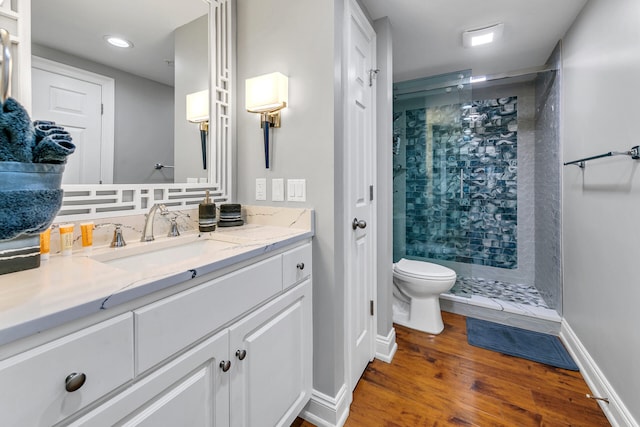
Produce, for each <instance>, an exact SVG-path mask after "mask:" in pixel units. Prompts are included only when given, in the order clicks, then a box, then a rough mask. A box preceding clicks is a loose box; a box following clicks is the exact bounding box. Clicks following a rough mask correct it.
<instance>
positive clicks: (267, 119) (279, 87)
mask: <svg viewBox="0 0 640 427" xmlns="http://www.w3.org/2000/svg"><path fill="white" fill-rule="evenodd" d="M288 96H289V79H288V77H287V76H285V75H284V74H282V73H277V72H276V73H271V74H264V75H262V76H258V77H253V78H251V79H247V80H246V82H245V98H246V99H245V100H246V108H247V111H248V112H250V113H259V114H260V127H262V129H263V135H264V162H265V167H266V168H267V169H269V129H270V128H272V127H274V128H279V127H280V110H282V109H283V108H285V107H286V106H287V103H288V102H289V99H288Z"/></svg>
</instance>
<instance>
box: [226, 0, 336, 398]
mask: <svg viewBox="0 0 640 427" xmlns="http://www.w3.org/2000/svg"><path fill="white" fill-rule="evenodd" d="M342 13H343V12H342V6H341V4H340V2H336V3H334V2H312V1H303V2H298V1H286V0H271V1H269V2H265V1H263V0H243V1H240V2H238V3H237V98H236V99H237V105H236V109H235V111H236V115H237V137H236V140H237V162H236V170H237V172H236V173H237V181H236V184H237V187H236V191H237V201H238V202H239V203H244V204H247V203H250V204H265V205H272V206H291V207H312V208H314V209H315V210H316V236H315V237H314V239H313V251H314V252H313V263H314V266H313V272H314V273H313V274H314V289H313V328H314V342H313V344H314V360H313V362H314V388H315V389H316V390H318V391H320V392H322V393H324V394H327V395H329V396H335V395H336V393H337V391H338V390H339V388H340V386H341V385H342V384H343V383H344V380H345V378H344V377H345V374H344V354H345V348H344V336H345V330H344V325H345V319H344V279H343V277H342V276H343V267H342V265H341V260H342V259H343V258H344V257H343V256H342V254H341V252H342V235H344V233H345V230H344V226H343V224H341V222H342V221H341V218H342V216H343V215H342V213H341V205H342V202H341V200H342V194H341V187H342V182H343V181H342V178H341V177H340V176H336V175H339V174H340V170H341V164H340V162H341V156H340V155H338V152H339V150H337V149H336V147H340V146H341V144H340V142H341V139H342V136H341V135H342V133H341V125H340V123H339V122H338V121H336V119H335V118H334V117H341V116H340V114H339V111H340V108H341V102H342V94H341V90H342V88H341V86H342V85H341V76H340V75H339V73H337V72H336V70H339V69H340V68H338V67H339V64H340V62H339V59H340V52H341V51H340V48H339V47H340V46H341V43H342V41H341V40H342V39H341V36H340V35H337V34H335V33H334V31H339V30H340V29H339V28H335V27H334V19H336V18H340V19H341V17H342ZM337 22H341V20H338V21H337ZM336 59H338V61H336ZM273 71H279V72H281V73H283V74H285V75H287V76H289V106H288V107H287V108H286V109H285V110H283V112H282V127H281V128H279V129H273V130H272V143H273V145H272V160H271V169H265V167H264V154H263V142H262V133H261V129H260V127H259V116H258V115H256V114H251V113H248V112H246V111H245V108H244V99H245V92H244V83H245V80H246V79H247V78H250V77H255V76H258V75H261V74H265V73H270V72H273ZM334 89H335V92H334ZM334 114H335V116H334ZM256 178H267V199H268V200H267V201H266V202H258V201H255V180H256ZM273 178H284V179H285V181H286V180H287V179H292V178H293V179H295V178H303V179H306V182H307V201H306V202H305V203H292V202H272V201H271V180H272V179H273Z"/></svg>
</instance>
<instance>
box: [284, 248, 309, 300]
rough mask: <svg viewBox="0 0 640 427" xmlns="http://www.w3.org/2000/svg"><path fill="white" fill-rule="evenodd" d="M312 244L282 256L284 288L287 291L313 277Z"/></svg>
mask: <svg viewBox="0 0 640 427" xmlns="http://www.w3.org/2000/svg"><path fill="white" fill-rule="evenodd" d="M311 271H312V268H311V243H307V244H305V245H302V246H300V247H297V248H295V249H292V250H290V251H288V252H285V253H284V254H283V255H282V274H283V279H282V287H283V289H287V288H289V287H291V286H293V285H295V284H296V283H300V282H301V281H302V280H304V279H306V278H307V277H309V276H311Z"/></svg>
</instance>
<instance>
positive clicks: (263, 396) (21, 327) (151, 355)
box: [0, 224, 313, 427]
mask: <svg viewBox="0 0 640 427" xmlns="http://www.w3.org/2000/svg"><path fill="white" fill-rule="evenodd" d="M312 235H313V230H312V226H311V227H309V228H308V229H306V230H305V229H292V228H287V227H278V226H265V225H256V224H248V225H246V226H243V227H237V228H236V229H234V230H224V231H221V232H218V231H216V232H214V233H211V234H207V235H206V236H204V235H203V236H200V237H198V235H187V236H184V237H180V238H177V239H183V240H176V241H173V242H171V243H166V242H167V241H168V240H165V241H164V243H163V242H162V241H159V242H154V243H155V244H159V245H160V246H156V247H154V250H152V251H147V250H144V248H145V247H146V246H144V245H138V246H140V247H142V248H143V249H136V247H137V246H136V245H135V244H134V245H130V246H132V248H127V250H129V251H130V253H128V254H126V256H122V257H114V256H113V254H117V252H116V251H117V250H118V249H110V250H108V249H105V250H97V251H95V253H94V254H93V255H92V256H90V257H89V256H76V255H75V254H74V256H73V257H61V256H52V258H51V260H49V261H47V262H44V263H43V265H42V267H40V268H38V269H35V270H28V271H23V272H19V273H13V274H10V275H5V276H0V306H1V309H0V343H1V344H2V346H0V412H1V413H2V414H3V415H2V425H5V426H50V425H73V426H92V427H94V426H113V425H123V424H124V425H141V426H154V427H156V426H177V425H184V426H229V425H232V426H252V427H255V426H289V425H290V424H291V422H292V421H293V420H294V419H295V417H296V416H297V414H298V413H299V412H300V410H301V409H302V408H303V407H304V405H305V404H306V403H307V401H308V399H309V397H310V394H311V387H312V317H311V295H312V294H311V291H312V249H311V237H312ZM199 239H204V240H199ZM158 240H161V239H158ZM205 240H209V241H211V242H213V243H212V244H211V245H210V244H209V242H205ZM174 242H175V243H174ZM194 242H195V245H196V246H190V245H194ZM202 242H204V243H202ZM162 244H164V245H165V246H161V245H162ZM167 245H168V246H167ZM158 247H160V249H157V248H158ZM185 247H196V249H197V251H198V255H197V256H194V257H189V256H185V255H176V258H175V260H171V257H168V258H167V257H166V254H171V252H172V251H173V250H175V253H176V254H180V253H183V254H184V253H187V252H188V251H187V250H186V249H180V248H185ZM180 251H182V252H180ZM185 251H187V252H185ZM153 252H158V253H160V252H162V253H163V255H158V256H161V258H160V259H161V263H164V265H165V267H166V268H165V269H162V268H160V267H159V266H154V267H153V268H146V267H145V265H150V264H145V263H149V262H150V261H149V260H153V259H154V256H155V255H147V254H149V253H151V254H153ZM105 253H106V254H109V253H111V254H112V255H111V257H110V256H108V255H105ZM136 257H138V258H136ZM145 257H146V258H145ZM162 257H164V258H162ZM127 258H131V259H134V260H137V261H134V262H132V263H129V264H127V263H126V261H120V260H126V259H127ZM114 260H115V261H114ZM112 261H113V262H112ZM136 264H137V265H136Z"/></svg>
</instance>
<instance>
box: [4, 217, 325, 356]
mask: <svg viewBox="0 0 640 427" xmlns="http://www.w3.org/2000/svg"><path fill="white" fill-rule="evenodd" d="M306 211H307V212H310V211H308V210H306ZM308 216H309V218H310V220H309V221H308V224H309V226H306V227H302V228H297V227H299V226H300V225H299V224H296V225H295V227H291V226H287V225H286V224H278V225H268V224H265V223H264V222H265V221H261V222H262V223H249V224H246V225H243V226H240V227H229V228H218V230H216V231H215V232H213V233H202V234H200V233H198V232H188V233H184V234H183V235H182V236H180V237H163V238H158V239H156V240H155V241H154V242H149V243H142V242H134V243H130V244H129V245H127V246H126V247H124V248H115V249H114V248H109V247H101V248H94V250H93V251H92V253H91V254H90V255H87V254H84V253H82V252H78V251H76V252H74V254H73V255H72V256H69V257H65V256H61V255H52V256H51V258H50V259H49V260H46V261H42V262H41V266H40V267H39V268H36V269H32V270H25V271H20V272H17V273H10V274H6V275H2V276H0V345H2V344H6V343H9V342H12V341H15V340H17V339H20V338H24V337H27V336H30V335H33V334H36V333H38V332H41V331H43V330H46V329H50V328H53V327H56V326H59V325H62V324H64V323H66V322H70V321H73V320H76V319H80V318H82V317H85V316H88V315H91V314H95V313H97V312H99V311H100V310H106V309H109V308H112V307H114V306H117V305H119V304H123V303H125V302H129V301H132V300H134V299H136V298H139V297H142V296H145V295H149V294H151V293H153V292H157V291H159V290H163V289H166V288H169V287H171V286H175V285H177V284H179V283H184V282H186V281H189V280H192V279H194V278H196V277H201V276H203V275H205V274H209V273H212V272H215V271H217V270H220V269H222V268H225V267H228V266H231V265H233V264H237V263H240V262H243V261H246V260H249V259H251V258H254V257H256V256H259V255H261V254H264V253H268V252H272V251H276V250H278V249H280V248H283V247H286V246H288V245H291V244H294V243H296V242H299V241H302V240H305V239H308V238H310V237H312V236H313V220H312V216H313V215H312V213H311V214H308ZM190 244H195V245H197V255H196V256H193V257H192V256H184V257H183V258H180V257H175V259H174V258H173V257H169V259H170V261H164V262H162V263H156V264H153V263H152V264H151V265H149V264H145V263H140V264H139V265H136V264H135V262H134V261H133V260H134V259H135V256H136V255H139V254H143V253H147V251H149V250H162V251H166V252H167V253H170V252H169V251H172V250H173V249H172V247H175V248H179V247H181V246H183V245H185V246H188V245H190ZM118 251H127V254H126V256H125V257H121V255H122V252H121V253H118ZM129 257H131V260H132V262H130V263H129V264H127V261H126V260H127V258H129ZM113 259H115V262H114V261H113ZM120 261H123V262H120Z"/></svg>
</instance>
